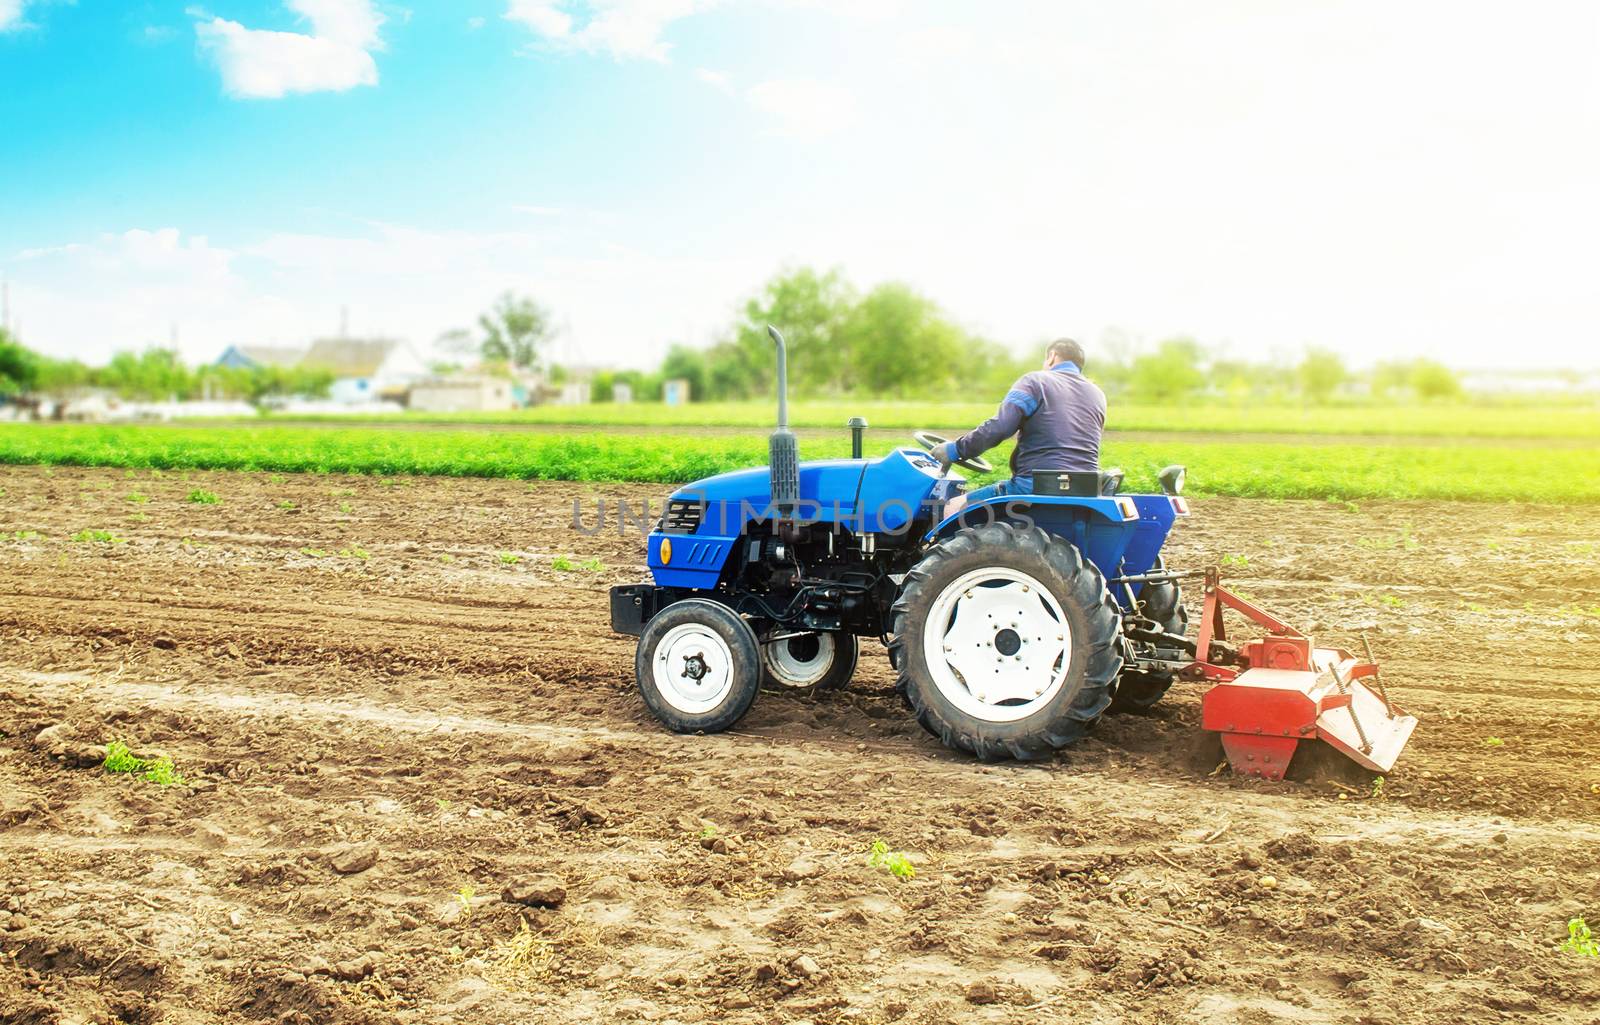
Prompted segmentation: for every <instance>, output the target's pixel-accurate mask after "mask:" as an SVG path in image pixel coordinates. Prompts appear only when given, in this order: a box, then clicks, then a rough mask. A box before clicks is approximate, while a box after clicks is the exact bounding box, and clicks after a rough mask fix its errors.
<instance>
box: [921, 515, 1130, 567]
mask: <svg viewBox="0 0 1600 1025" xmlns="http://www.w3.org/2000/svg"><path fill="white" fill-rule="evenodd" d="M989 522H1005V523H1012V524H1016V525H1017V526H1019V527H1034V526H1037V527H1040V528H1042V529H1043V530H1044V531H1045V533H1047V534H1052V535H1054V536H1056V537H1060V538H1062V539H1064V540H1066V541H1067V542H1068V543H1069V544H1071V545H1072V546H1073V547H1075V548H1077V549H1078V551H1080V552H1082V553H1083V554H1084V556H1085V557H1087V558H1088V559H1089V561H1090V562H1092V563H1094V564H1095V566H1096V567H1097V568H1098V569H1099V570H1100V572H1101V574H1102V575H1103V576H1105V577H1106V578H1108V579H1109V578H1111V577H1113V576H1116V575H1117V567H1118V566H1119V565H1120V564H1121V562H1122V556H1123V553H1124V552H1126V551H1127V549H1128V545H1129V543H1130V542H1131V541H1132V540H1133V537H1134V534H1135V532H1136V530H1137V528H1138V525H1139V509H1138V506H1137V505H1136V504H1135V503H1134V501H1133V498H1132V497H1131V496H1128V495H1095V496H1092V497H1091V496H1074V495H999V496H996V497H995V498H990V499H986V500H984V501H982V502H975V503H973V504H972V505H968V506H966V507H965V508H963V509H962V510H961V511H960V512H959V513H957V514H955V515H954V516H947V517H945V518H944V519H943V520H941V521H940V522H939V524H938V525H937V526H935V527H934V528H933V529H932V530H930V531H928V533H927V534H926V535H924V536H923V539H922V540H923V543H924V544H925V545H932V544H937V543H938V542H940V541H944V540H946V539H947V538H950V537H952V536H954V535H955V534H956V532H957V531H960V530H964V529H966V528H968V527H981V526H983V525H984V524H985V523H989Z"/></svg>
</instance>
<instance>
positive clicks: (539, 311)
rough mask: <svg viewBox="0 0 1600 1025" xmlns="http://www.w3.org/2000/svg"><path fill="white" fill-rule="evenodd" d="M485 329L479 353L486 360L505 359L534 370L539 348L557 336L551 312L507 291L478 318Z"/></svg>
mask: <svg viewBox="0 0 1600 1025" xmlns="http://www.w3.org/2000/svg"><path fill="white" fill-rule="evenodd" d="M478 325H479V326H480V327H482V328H483V343H482V344H481V345H480V346H479V351H480V352H481V353H482V354H483V358H484V359H487V360H505V361H506V362H508V363H510V364H511V365H512V366H513V367H523V368H531V367H533V366H536V365H537V363H538V359H539V348H540V346H542V345H544V343H545V342H547V341H549V340H550V338H551V337H552V336H553V335H554V334H555V329H554V327H553V325H552V324H551V323H550V311H549V310H547V309H545V308H544V307H543V306H540V305H539V304H538V303H536V302H534V301H533V300H532V299H530V298H528V297H526V296H518V295H515V294H513V293H511V292H506V293H505V294H504V295H502V296H500V298H499V299H497V300H496V301H495V304H494V306H493V307H492V308H491V309H490V310H489V312H488V313H485V314H484V315H483V316H481V317H479V318H478Z"/></svg>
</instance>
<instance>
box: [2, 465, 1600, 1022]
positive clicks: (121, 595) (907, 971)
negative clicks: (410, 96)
mask: <svg viewBox="0 0 1600 1025" xmlns="http://www.w3.org/2000/svg"><path fill="white" fill-rule="evenodd" d="M197 489H200V490H203V491H209V492H214V493H215V494H216V495H217V496H218V498H219V501H218V502H217V503H216V504H202V503H199V502H192V501H190V500H189V496H190V494H191V492H194V491H196V490H197ZM662 494H663V489H661V488H658V487H653V486H652V487H619V486H613V485H604V486H587V485H563V484H548V483H541V484H536V485H531V486H530V485H526V484H523V483H520V482H515V481H475V480H424V479H415V480H397V481H379V480H374V479H371V478H364V479H347V478H343V477H315V476H289V477H282V476H269V475H265V474H223V473H217V474H200V473H196V474H192V475H179V474H167V475H164V476H156V475H151V474H148V473H140V474H138V475H137V476H129V475H128V474H125V473H124V472H123V471H103V470H74V469H57V470H55V471H53V472H52V471H48V470H43V469H38V468H29V467H8V468H3V469H0V858H3V861H0V880H3V882H4V894H3V897H0V901H3V904H0V1022H6V1023H21V1022H29V1023H33V1022H39V1023H53V1022H71V1023H86V1022H97V1023H106V1022H139V1023H154V1022H166V1023H202V1022H204V1023H211V1022H227V1023H245V1022H303V1023H378V1022H418V1023H422V1022H430V1023H431V1022H454V1023H460V1025H493V1023H501V1022H506V1023H509V1022H565V1021H572V1022H578V1021H608V1022H609V1021H622V1022H627V1021H646V1022H670V1021H677V1022H683V1023H689V1022H701V1021H706V1022H711V1021H715V1022H735V1023H738V1022H752V1023H753V1022H801V1021H810V1022H815V1023H819V1025H820V1023H832V1022H862V1023H869V1022H893V1021H903V1022H946V1021H962V1022H1012V1021H1015V1022H1037V1021H1063V1022H1065V1021H1075V1022H1076V1021H1082V1022H1089V1021H1093V1022H1103V1023H1116V1022H1141V1023H1143V1022H1173V1023H1177V1022H1184V1023H1191V1022H1199V1023H1207V1022H1245V1023H1253V1025H1265V1023H1271V1022H1349V1023H1391V1022H1393V1023H1399V1022H1419V1023H1421V1022H1427V1023H1433V1022H1501V1021H1523V1020H1525V1021H1540V1022H1583V1023H1590V1022H1596V1021H1600V960H1596V959H1591V958H1585V957H1581V956H1578V955H1576V954H1570V953H1561V952H1559V951H1558V950H1557V945H1558V944H1559V943H1560V941H1561V940H1562V939H1563V938H1564V937H1565V936H1566V933H1567V922H1568V920H1569V919H1571V918H1575V917H1578V916H1587V918H1588V920H1589V921H1590V922H1591V923H1596V924H1600V858H1597V851H1600V846H1597V845H1600V824H1597V822H1600V754H1597V750H1600V669H1597V668H1596V663H1597V657H1600V528H1597V527H1596V526H1595V522H1594V519H1593V515H1592V510H1583V509H1569V508H1557V507H1537V506H1519V507H1510V508H1508V507H1505V506H1500V505H1491V504H1480V505H1473V504H1447V503H1363V504H1362V505H1361V506H1360V508H1352V507H1349V506H1344V505H1333V504H1326V503H1296V502H1259V501H1244V500H1224V499H1209V500H1197V501H1196V502H1195V503H1194V505H1195V515H1194V517H1193V518H1192V519H1191V520H1189V521H1188V522H1186V523H1184V524H1182V526H1181V527H1180V529H1179V532H1178V534H1177V535H1176V536H1175V538H1174V539H1173V541H1172V543H1171V547H1170V555H1169V561H1170V562H1173V563H1176V564H1180V565H1185V566H1198V565H1203V564H1206V563H1211V562H1218V561H1222V562H1225V565H1226V567H1227V568H1226V569H1225V573H1227V574H1228V576H1229V578H1230V579H1231V580H1232V582H1233V583H1235V584H1236V585H1237V587H1239V588H1240V589H1242V590H1243V591H1245V592H1246V593H1247V594H1249V595H1250V596H1251V597H1253V598H1254V599H1255V600H1257V601H1258V602H1259V603H1260V604H1262V605H1264V606H1266V607H1267V608H1270V609H1273V610H1276V611H1279V612H1281V613H1282V614H1283V615H1284V616H1285V617H1286V618H1287V619H1288V620H1289V621H1291V622H1293V623H1296V624H1298V625H1302V626H1304V625H1307V624H1312V625H1313V629H1314V631H1315V632H1316V633H1317V635H1318V637H1319V639H1322V640H1325V641H1333V642H1339V643H1344V644H1353V643H1356V642H1357V636H1356V631H1357V630H1361V629H1364V630H1365V631H1366V632H1367V633H1368V634H1369V635H1370V636H1371V638H1372V640H1373V642H1374V644H1375V646H1376V648H1377V650H1378V654H1379V657H1380V658H1381V659H1382V661H1383V664H1384V667H1385V670H1386V678H1387V679H1388V681H1389V683H1390V685H1391V687H1392V689H1393V690H1394V692H1395V693H1396V695H1397V698H1398V700H1400V701H1401V702H1402V703H1403V704H1405V706H1406V707H1407V708H1408V709H1409V710H1411V711H1413V712H1415V713H1416V714H1417V715H1418V717H1419V718H1420V719H1421V726H1420V727H1419V728H1418V731H1417V734H1416V738H1415V739H1414V741H1413V742H1412V744H1411V746H1410V748H1409V749H1408V750H1407V752H1406V753H1405V755H1404V756H1403V757H1402V759H1401V762H1400V764H1399V765H1398V766H1397V768H1396V770H1395V771H1394V772H1393V773H1391V774H1390V776H1389V777H1388V778H1387V779H1386V780H1383V781H1382V782H1381V783H1379V782H1377V781H1374V780H1372V779H1371V778H1370V777H1364V776H1362V775H1360V774H1358V773H1338V772H1317V771H1313V772H1311V773H1309V774H1307V776H1306V778H1305V779H1302V780H1299V781H1292V782H1289V783H1285V784H1276V785H1274V784H1267V783H1261V782H1254V781H1244V780H1238V779H1235V778H1233V777H1232V776H1231V775H1229V774H1227V773H1226V772H1222V773H1218V772H1215V771H1213V770H1215V769H1216V768H1217V756H1216V748H1215V747H1214V745H1210V744H1207V743H1206V742H1205V740H1204V736H1203V735H1202V733H1201V731H1200V730H1199V725H1198V719H1199V697H1200V688H1199V687H1198V686H1197V685H1193V684H1180V685H1179V686H1178V687H1177V688H1175V689H1174V691H1173V693H1172V695H1171V696H1170V697H1169V699H1168V700H1167V701H1165V702H1163V704H1162V705H1160V706H1159V707H1158V708H1157V710H1156V711H1155V712H1154V713H1153V714H1150V715H1145V716H1117V717H1111V718H1107V719H1106V720H1105V721H1104V722H1103V723H1102V725H1101V728H1100V729H1099V730H1098V731H1097V733H1096V734H1095V735H1093V737H1092V738H1091V739H1090V740H1088V741H1087V742H1085V743H1083V744H1081V745H1080V746H1078V747H1076V748H1074V749H1073V750H1071V751H1070V752H1068V753H1066V754H1064V755H1062V756H1060V757H1059V758H1058V759H1057V760H1056V761H1055V762H1053V763H1050V764H1046V765H1042V766H1018V765H991V766H985V765H980V764H977V763H974V762H972V761H970V760H968V759H966V758H963V757H959V756H956V755H955V754H953V753H951V752H948V751H946V750H945V749H943V748H942V747H940V746H939V745H938V743H937V742H935V741H934V740H933V739H932V738H931V737H929V736H927V735H925V734H924V733H923V732H922V730H921V729H920V728H919V727H918V726H916V724H915V723H914V722H912V721H910V720H909V719H908V718H907V715H906V714H905V712H904V709H903V708H902V705H901V703H900V700H899V699H898V697H897V696H896V695H895V694H894V692H893V690H892V687H891V681H890V676H889V673H888V668H887V664H886V661H885V659H884V658H883V652H882V649H881V648H880V647H879V646H877V645H876V644H868V645H866V647H865V650H864V652H863V659H862V669H861V671H860V673H859V674H858V676H857V678H856V681H855V683H854V684H853V686H852V687H851V689H849V690H847V691H845V692H842V693H835V694H826V695H821V696H817V697H807V696H801V695H795V694H764V695H763V696H762V697H761V699H760V700H758V701H757V703H756V705H755V708H754V709H753V711H752V712H751V714H750V715H749V716H748V717H747V718H746V719H745V720H744V722H743V723H742V724H741V726H740V727H739V729H738V730H736V731H735V732H732V733H729V734H724V735H721V736H714V737H681V736H674V735H670V734H667V733H664V732H662V731H661V730H660V729H658V728H657V727H656V725H655V723H654V722H653V720H651V719H650V718H649V717H648V715H647V713H646V712H645V710H644V708H643V705H642V703H641V701H640V700H639V698H638V695H637V693H636V692H635V690H634V685H633V643H632V641H631V639H629V638H623V637H618V636H615V635H613V634H611V632H610V630H609V624H608V621H607V601H606V588H607V587H609V586H610V585H612V584H615V583H622V582H631V581H634V580H637V579H640V578H641V576H642V574H643V570H642V567H641V563H642V538H641V537H640V535H639V534H638V533H637V532H629V533H625V534H622V533H618V532H617V530H616V528H615V507H616V502H617V501H618V500H619V499H626V500H630V501H631V502H632V503H634V507H635V510H637V505H638V503H639V502H640V501H641V500H645V499H650V500H652V501H654V502H655V503H657V507H659V502H660V499H661V497H662ZM198 497H204V496H198ZM601 498H604V499H606V500H607V507H608V510H607V518H608V523H607V529H605V530H602V531H600V532H597V533H585V532H583V531H580V530H576V529H574V528H573V525H572V524H573V512H574V503H575V502H577V503H580V504H581V505H582V509H583V517H584V521H585V523H586V524H587V525H588V527H590V528H592V527H593V526H594V523H595V519H596V510H595V503H596V502H597V500H599V499H601ZM140 499H143V501H141V500H140ZM94 531H103V532H105V534H104V535H95V534H93V533H83V532H94ZM106 535H109V537H110V539H109V540H108V539H107V538H106ZM75 536H77V537H81V538H82V539H81V540H74V537H75ZM97 536H98V537H99V538H100V539H99V540H96V539H95V538H96V537H97ZM557 557H564V558H563V560H562V561H561V563H560V565H561V566H568V565H570V566H571V568H570V569H566V568H557V561H556V560H557ZM1225 557H1226V558H1225ZM593 560H598V562H596V561H593ZM111 740H120V741H123V742H125V743H126V744H128V745H129V747H131V748H132V749H133V751H134V752H135V753H136V754H139V755H142V756H145V757H148V758H153V757H157V756H159V755H166V756H169V757H170V758H171V759H172V760H173V762H174V764H175V766H176V769H177V771H178V773H179V774H181V777H182V782H181V783H177V784H174V785H170V786H162V785H158V784H157V783H155V782H150V781H147V780H145V779H142V778H139V777H138V776H137V775H113V774H110V773H107V772H105V771H104V770H103V769H102V768H101V766H100V759H101V758H102V757H103V752H102V751H101V750H100V749H99V748H98V746H97V745H101V744H104V743H106V742H108V741H111ZM874 840H882V841H884V842H885V843H887V844H888V845H889V846H890V847H892V848H893V849H895V850H898V851H903V852H904V853H905V854H906V855H907V856H908V857H909V858H910V861H911V863H912V864H913V865H914V866H915V869H916V875H915V878H913V879H909V880H900V879H897V878H895V877H894V876H892V875H890V874H889V873H887V872H885V871H882V870H881V869H878V868H874V867H872V866H871V865H869V864H868V859H867V853H866V852H867V849H868V847H869V845H870V844H871V843H872V842H873V841H874Z"/></svg>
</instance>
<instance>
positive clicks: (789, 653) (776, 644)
mask: <svg viewBox="0 0 1600 1025" xmlns="http://www.w3.org/2000/svg"><path fill="white" fill-rule="evenodd" d="M803 637H807V638H815V639H816V642H817V652H816V654H815V655H813V656H812V657H811V658H809V659H805V658H801V657H800V656H798V655H796V654H795V653H794V651H793V650H791V646H790V643H789V642H790V641H795V640H800V639H802V638H800V637H785V638H783V639H782V640H777V641H773V642H772V643H770V644H763V645H762V646H761V657H762V658H764V659H765V660H766V662H767V671H768V672H770V673H771V674H772V678H773V679H774V680H777V681H778V682H779V683H781V684H783V685H784V686H785V687H815V686H816V685H817V684H818V683H821V682H822V678H823V677H825V676H827V675H828V670H830V669H832V668H833V658H834V654H835V652H836V650H837V647H836V645H835V643H834V639H833V635H832V634H828V633H814V634H805V635H803Z"/></svg>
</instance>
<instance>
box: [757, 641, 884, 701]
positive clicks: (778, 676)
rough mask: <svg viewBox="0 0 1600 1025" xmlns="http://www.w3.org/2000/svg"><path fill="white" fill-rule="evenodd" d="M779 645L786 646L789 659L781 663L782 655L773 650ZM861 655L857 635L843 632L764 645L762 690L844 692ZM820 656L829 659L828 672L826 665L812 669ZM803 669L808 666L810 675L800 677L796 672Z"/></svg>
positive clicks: (785, 649)
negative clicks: (800, 668) (780, 657)
mask: <svg viewBox="0 0 1600 1025" xmlns="http://www.w3.org/2000/svg"><path fill="white" fill-rule="evenodd" d="M778 645H783V646H784V652H785V653H786V654H787V656H788V658H787V659H785V660H781V661H780V660H779V658H778V653H777V652H775V651H774V650H773V649H774V648H775V647H777V646H778ZM824 649H829V650H826V651H825V650H824ZM860 653H861V652H860V645H859V644H858V642H857V641H856V637H855V634H848V633H842V632H839V631H826V632H819V633H814V634H802V635H800V636H798V637H790V638H787V639H785V640H781V641H773V642H772V643H771V644H763V645H761V686H763V687H766V688H767V689H768V690H804V691H814V690H843V689H844V688H845V686H846V685H848V684H849V683H850V678H851V677H853V676H855V674H856V662H857V660H858V659H859V658H860ZM818 656H825V657H827V658H828V663H827V665H826V667H825V668H824V666H822V665H810V663H812V662H814V661H815V660H816V659H817V658H818ZM801 666H806V667H807V668H809V670H810V671H809V672H804V673H803V674H801V675H796V674H795V672H794V670H795V669H796V668H799V667H801ZM817 674H820V675H817Z"/></svg>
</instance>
